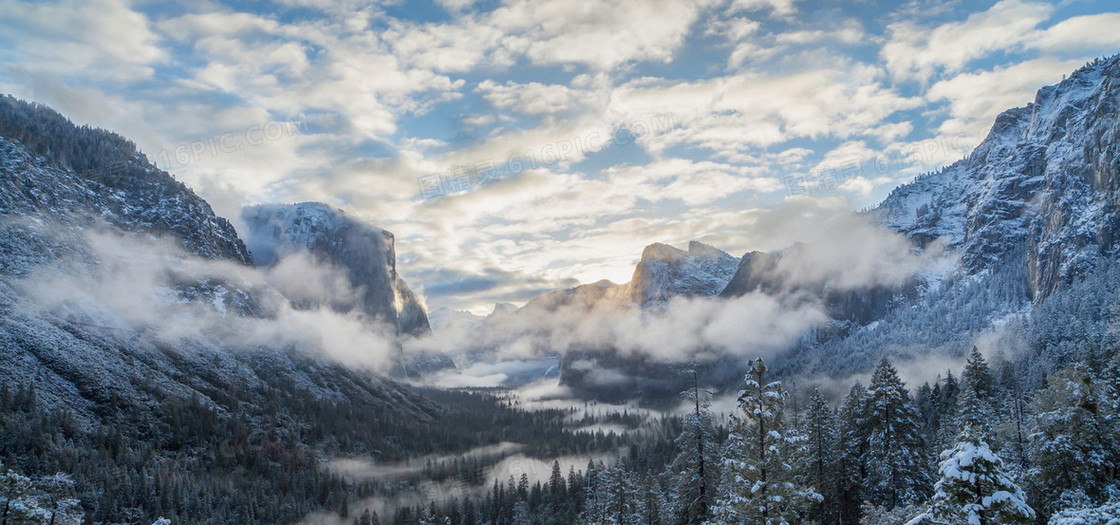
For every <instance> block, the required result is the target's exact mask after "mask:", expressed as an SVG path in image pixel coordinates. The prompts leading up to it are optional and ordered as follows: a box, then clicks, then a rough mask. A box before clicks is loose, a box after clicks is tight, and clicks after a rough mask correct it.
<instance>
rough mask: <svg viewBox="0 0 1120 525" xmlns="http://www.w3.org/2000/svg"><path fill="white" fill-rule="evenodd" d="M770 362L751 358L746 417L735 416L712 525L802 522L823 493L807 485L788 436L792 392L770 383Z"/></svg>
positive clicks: (742, 401) (743, 403)
mask: <svg viewBox="0 0 1120 525" xmlns="http://www.w3.org/2000/svg"><path fill="white" fill-rule="evenodd" d="M766 372H767V369H766V363H765V362H764V361H763V360H762V359H761V358H760V359H755V360H753V361H751V363H750V372H749V373H748V374H747V377H746V379H745V383H746V385H745V388H744V389H743V390H742V391H740V392H739V405H738V406H739V409H740V411H741V412H742V419H739V418H735V420H734V421H733V423H732V424H733V431H732V433H731V435H730V436H729V437H728V440H727V444H726V446H725V449H724V450H725V451H724V458H723V465H722V468H723V473H724V474H723V482H722V484H721V492H720V497H719V500H718V502H717V504H716V508H715V511H714V513H713V518H712V520H711V523H713V524H716V523H718V524H742V525H746V524H751V525H754V524H760V525H778V524H787V523H799V522H800V521H801V520H802V518H803V517H804V515H806V514H807V513H808V509H809V506H810V505H811V504H812V503H814V502H819V500H820V495H819V494H817V493H816V492H814V491H813V489H812V488H810V487H807V486H804V485H801V484H800V483H799V480H798V479H797V477H796V476H795V472H794V469H793V466H792V465H791V459H792V457H793V455H794V453H795V449H794V446H793V445H792V444H791V443H790V441H789V439H788V437H787V436H786V434H785V430H786V428H785V425H784V421H783V412H784V405H785V399H786V395H787V394H786V392H785V390H784V389H783V388H782V386H781V383H779V382H769V383H768V382H767V380H766Z"/></svg>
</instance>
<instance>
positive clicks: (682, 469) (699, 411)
mask: <svg viewBox="0 0 1120 525" xmlns="http://www.w3.org/2000/svg"><path fill="white" fill-rule="evenodd" d="M692 378H693V384H692V388H691V389H689V390H687V391H685V392H683V393H682V394H681V395H682V397H684V398H685V399H686V400H688V401H689V403H690V404H691V405H692V407H693V410H692V412H691V413H690V414H689V415H688V416H686V417H685V418H684V427H683V429H682V430H681V433H680V436H678V437H677V440H676V445H677V450H678V451H679V452H678V453H677V456H676V457H675V458H673V462H672V463H671V464H670V465H669V476H670V479H671V483H672V490H673V495H674V500H673V513H674V515H675V522H676V523H677V524H678V525H696V524H699V523H704V522H705V521H706V520H707V519H708V516H709V507H710V506H711V502H712V501H713V500H714V499H715V494H716V490H717V487H718V486H719V469H718V468H717V465H718V462H719V451H718V449H717V447H716V443H717V441H718V440H717V439H716V433H715V424H714V418H713V416H712V412H711V410H710V409H709V408H708V407H709V403H708V395H710V392H707V391H705V390H702V389H701V388H700V385H699V380H698V378H697V374H696V372H695V371H692Z"/></svg>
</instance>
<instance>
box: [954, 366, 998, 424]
mask: <svg viewBox="0 0 1120 525" xmlns="http://www.w3.org/2000/svg"><path fill="white" fill-rule="evenodd" d="M996 399H997V389H996V378H995V376H994V375H992V372H991V370H990V369H989V368H988V362H987V361H985V360H984V356H983V355H981V354H980V351H979V350H977V348H976V347H975V346H974V347H972V351H971V352H970V353H969V355H968V361H967V363H966V364H965V367H964V372H962V373H961V385H960V392H959V393H958V395H957V402H956V405H957V409H956V420H955V421H954V425H953V426H954V430H956V431H957V432H960V431H962V430H963V429H965V428H969V429H971V430H970V431H971V432H973V433H979V434H980V437H982V438H984V439H989V438H990V436H991V434H992V425H993V424H995V423H997V422H998V419H997V417H996V416H997V412H996V405H995V401H996Z"/></svg>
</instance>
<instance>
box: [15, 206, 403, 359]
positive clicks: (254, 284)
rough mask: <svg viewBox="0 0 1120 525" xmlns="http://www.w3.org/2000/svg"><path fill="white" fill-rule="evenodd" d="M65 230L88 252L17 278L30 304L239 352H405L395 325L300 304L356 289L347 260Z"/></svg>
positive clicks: (329, 300)
mask: <svg viewBox="0 0 1120 525" xmlns="http://www.w3.org/2000/svg"><path fill="white" fill-rule="evenodd" d="M56 234H57V235H60V236H62V237H64V238H66V241H65V242H67V243H68V244H70V245H71V246H76V247H78V249H79V251H78V252H76V253H74V254H73V255H72V256H68V257H65V256H64V257H63V258H61V259H59V260H56V261H54V262H53V263H51V264H48V265H45V266H43V267H39V268H35V269H33V270H32V271H31V272H30V273H28V274H27V275H24V276H22V277H21V278H20V279H18V280H16V281H14V282H13V284H12V286H13V287H14V288H16V290H17V291H19V292H20V295H21V296H22V297H23V299H21V300H22V301H24V302H25V304H24V305H22V306H23V307H26V308H30V309H36V310H39V311H41V312H45V313H49V314H51V315H55V316H58V317H62V318H69V319H71V320H77V321H78V322H88V323H92V324H96V325H99V326H106V327H109V328H114V329H118V330H120V331H121V333H136V334H141V335H143V336H144V337H149V338H152V339H153V340H155V341H157V342H159V343H162V344H166V345H169V346H172V347H175V346H176V345H177V344H178V343H180V342H182V341H186V340H194V341H199V342H203V343H208V344H211V345H213V346H214V347H217V348H222V349H228V350H230V351H237V350H241V349H255V348H259V347H275V348H283V349H289V348H290V349H296V350H300V351H305V352H308V353H311V354H313V355H321V356H324V357H327V358H329V359H333V360H336V361H338V362H340V363H343V364H346V365H348V366H352V367H355V368H359V369H365V370H371V371H375V372H385V371H387V370H388V369H389V368H390V367H391V366H392V365H393V359H394V358H395V357H396V356H397V355H398V347H397V343H396V341H395V335H394V332H393V330H392V329H391V328H390V327H388V326H385V325H383V324H380V323H378V322H376V321H375V320H371V319H368V318H364V317H361V316H359V315H357V314H343V313H339V312H337V311H335V310H332V309H331V308H328V307H325V306H315V307H308V308H300V307H298V306H297V305H300V304H314V305H328V304H334V305H337V304H340V303H345V302H346V301H353V300H355V298H356V293H355V291H354V290H353V289H352V288H351V287H350V286H349V281H348V280H347V279H346V277H345V276H344V275H343V274H342V273H341V272H340V271H339V270H338V269H337V268H334V267H331V266H327V265H322V264H318V263H317V262H315V261H313V260H311V259H310V258H308V257H305V256H300V255H294V256H290V257H287V258H285V259H284V260H283V261H281V262H280V263H279V264H277V265H276V266H275V267H273V268H271V269H269V270H261V269H255V268H250V267H246V266H242V265H240V264H236V263H234V262H230V261H222V260H208V259H201V258H198V257H194V256H192V255H189V254H186V253H184V252H183V251H182V250H181V249H180V248H179V247H178V246H177V245H176V244H175V243H174V242H172V241H170V240H168V239H160V238H154V237H150V236H145V235H124V234H121V233H120V232H117V231H114V230H111V229H108V228H94V229H91V230H89V231H87V232H84V233H82V234H80V235H78V236H77V237H76V238H75V237H73V236H72V234H70V233H68V232H65V231H57V232H56ZM68 236H69V237H68Z"/></svg>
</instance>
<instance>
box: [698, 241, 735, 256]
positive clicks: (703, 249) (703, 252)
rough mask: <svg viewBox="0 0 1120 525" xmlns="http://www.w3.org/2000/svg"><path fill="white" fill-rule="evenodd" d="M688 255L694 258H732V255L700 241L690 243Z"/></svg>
mask: <svg viewBox="0 0 1120 525" xmlns="http://www.w3.org/2000/svg"><path fill="white" fill-rule="evenodd" d="M688 254H689V255H692V256H694V257H731V254H729V253H727V252H725V251H723V250H721V249H719V248H716V247H715V246H712V245H710V244H704V243H702V242H700V241H688Z"/></svg>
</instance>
